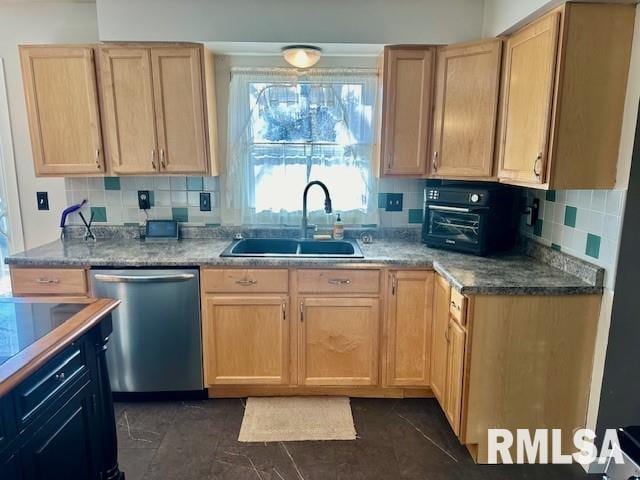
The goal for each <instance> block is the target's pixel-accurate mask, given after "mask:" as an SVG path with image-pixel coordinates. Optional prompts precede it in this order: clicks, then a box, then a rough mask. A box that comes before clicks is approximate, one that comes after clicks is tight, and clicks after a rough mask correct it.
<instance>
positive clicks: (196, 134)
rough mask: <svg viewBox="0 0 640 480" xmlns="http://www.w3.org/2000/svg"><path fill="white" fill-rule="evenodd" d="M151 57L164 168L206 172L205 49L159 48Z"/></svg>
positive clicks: (161, 166) (160, 151)
mask: <svg viewBox="0 0 640 480" xmlns="http://www.w3.org/2000/svg"><path fill="white" fill-rule="evenodd" d="M151 57H152V65H153V90H154V96H155V106H156V119H157V120H156V122H157V128H158V146H159V156H160V158H159V161H160V171H161V172H164V173H206V172H207V152H206V143H205V141H206V135H205V128H206V127H205V118H204V89H203V83H204V81H203V76H202V58H201V57H202V55H201V48H199V47H178V48H161V47H157V48H152V49H151Z"/></svg>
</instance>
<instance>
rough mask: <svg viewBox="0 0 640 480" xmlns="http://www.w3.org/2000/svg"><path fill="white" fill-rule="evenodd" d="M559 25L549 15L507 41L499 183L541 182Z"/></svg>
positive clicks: (545, 162)
mask: <svg viewBox="0 0 640 480" xmlns="http://www.w3.org/2000/svg"><path fill="white" fill-rule="evenodd" d="M559 25H560V13H557V12H556V13H552V14H550V15H547V16H546V17H544V18H542V19H541V20H539V21H537V22H535V23H533V24H531V25H529V26H527V27H525V28H523V29H522V30H520V31H519V32H517V33H515V34H514V35H513V36H511V37H510V38H509V40H508V41H507V45H506V59H505V62H506V64H505V65H506V67H505V81H504V95H503V110H502V132H501V134H502V139H501V145H500V171H499V176H500V177H501V178H505V179H511V180H516V181H520V182H524V183H534V184H536V183H543V182H544V181H545V176H546V169H547V152H548V144H549V132H550V128H551V125H550V123H551V114H552V106H553V97H554V86H555V71H556V50H557V45H558V30H559Z"/></svg>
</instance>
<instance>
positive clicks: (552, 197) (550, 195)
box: [545, 190, 556, 202]
mask: <svg viewBox="0 0 640 480" xmlns="http://www.w3.org/2000/svg"><path fill="white" fill-rule="evenodd" d="M545 199H546V200H547V202H555V201H556V191H555V190H547V194H546V196H545Z"/></svg>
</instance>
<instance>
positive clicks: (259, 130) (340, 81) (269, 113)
mask: <svg viewBox="0 0 640 480" xmlns="http://www.w3.org/2000/svg"><path fill="white" fill-rule="evenodd" d="M377 80H378V77H377V72H375V71H369V70H363V71H359V70H354V69H349V70H339V71H334V70H320V69H316V70H315V71H312V72H307V73H305V74H304V75H303V76H298V75H296V74H295V73H292V71H291V70H289V69H276V70H264V69H261V70H260V71H254V70H251V71H248V70H235V71H232V80H231V85H230V101H229V129H228V137H229V140H228V144H227V158H228V160H227V165H228V172H227V178H226V181H225V182H224V184H225V189H224V197H223V201H224V202H226V204H225V205H223V207H224V208H223V214H224V212H226V213H227V216H228V217H231V218H224V217H223V220H224V221H225V223H233V224H239V223H242V224H278V225H298V224H299V223H300V220H301V216H302V192H303V189H304V187H305V185H306V184H307V183H308V182H309V181H311V180H320V181H322V182H324V183H325V184H326V185H327V187H328V188H329V191H330V193H331V197H332V200H333V206H334V211H336V212H340V213H341V215H342V218H343V221H344V222H345V223H348V224H363V223H377V218H376V214H377V204H376V202H375V200H376V192H375V178H374V174H373V151H374V139H375V136H374V132H375V128H374V127H375V118H376V113H377V112H376V109H377V98H376V92H377ZM323 199H324V197H323V194H322V191H321V190H320V189H317V190H316V189H312V190H310V191H309V218H310V221H311V222H312V223H317V224H327V223H331V222H332V217H330V216H327V215H326V214H325V213H324V210H323V206H324V202H323Z"/></svg>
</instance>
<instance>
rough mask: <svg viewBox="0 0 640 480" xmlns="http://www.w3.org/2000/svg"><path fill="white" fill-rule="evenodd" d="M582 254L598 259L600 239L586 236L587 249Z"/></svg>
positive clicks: (590, 235) (591, 235) (594, 236)
mask: <svg viewBox="0 0 640 480" xmlns="http://www.w3.org/2000/svg"><path fill="white" fill-rule="evenodd" d="M584 253H586V254H587V255H589V256H590V257H593V258H599V257H600V237H599V236H598V235H593V234H591V233H588V234H587V248H586V249H585V251H584Z"/></svg>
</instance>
